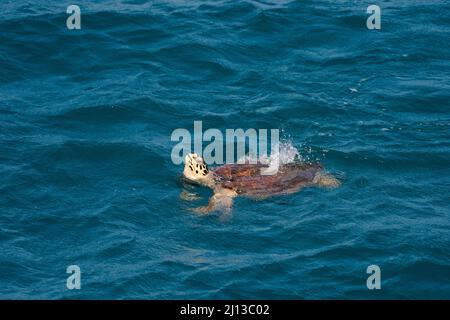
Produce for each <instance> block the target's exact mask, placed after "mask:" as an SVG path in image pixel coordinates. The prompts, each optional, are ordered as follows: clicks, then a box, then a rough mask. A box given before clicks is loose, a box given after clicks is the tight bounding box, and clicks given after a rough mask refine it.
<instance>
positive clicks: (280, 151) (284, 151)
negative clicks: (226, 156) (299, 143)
mask: <svg viewBox="0 0 450 320" xmlns="http://www.w3.org/2000/svg"><path fill="white" fill-rule="evenodd" d="M273 149H274V150H272V151H271V154H270V156H267V155H260V156H259V158H256V157H255V156H254V155H248V154H247V155H246V156H245V157H244V158H241V159H239V160H240V161H238V163H244V162H245V163H256V162H260V163H263V164H267V165H268V166H269V167H268V168H267V169H266V170H265V171H266V172H267V174H269V172H274V171H276V170H278V168H279V167H280V166H282V165H285V164H288V163H293V162H296V161H301V160H302V157H301V155H300V153H299V151H298V149H297V148H296V147H295V146H294V145H293V144H292V142H291V141H281V142H280V143H279V144H278V148H277V147H275V148H273Z"/></svg>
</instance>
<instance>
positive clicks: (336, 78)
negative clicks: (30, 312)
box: [0, 0, 450, 299]
mask: <svg viewBox="0 0 450 320" xmlns="http://www.w3.org/2000/svg"><path fill="white" fill-rule="evenodd" d="M73 4H77V5H78V6H79V7H80V9H81V29H80V30H69V29H68V28H67V27H66V19H67V18H68V17H69V14H67V13H66V9H67V6H68V5H69V3H65V2H64V1H55V0H48V1H42V0H33V1H10V0H1V1H0V173H1V178H0V208H1V211H0V298H1V299H200V298H201V299H229V298H231V299H251V298H253V299H394V298H398V299H430V298H435V299H450V209H449V204H450V180H449V176H450V139H449V138H450V102H449V99H450V52H449V44H450V42H449V39H450V3H449V2H448V1H444V0H442V1H424V0H423V1H412V0H392V1H356V0H355V1H331V0H330V1H324V0H318V1H269V0H265V1H256V0H254V1H252V0H248V1H233V0H229V1H181V0H173V1H139V0H134V1H131V0H130V1H125V0H122V1H120V0H117V1H95V2H94V1H85V0H76V1H73ZM371 4H378V5H379V6H380V7H381V30H369V29H368V28H367V27H366V20H367V18H368V17H369V14H367V12H366V10H367V7H368V6H369V5H371ZM197 120H198V121H203V127H204V129H208V128H217V129H219V130H220V131H222V132H225V130H226V129H236V128H243V129H248V128H255V129H260V128H266V129H271V128H278V129H280V130H281V131H280V132H281V133H280V135H281V140H282V141H283V146H284V147H283V148H282V152H286V153H292V152H294V153H297V154H298V158H300V159H302V161H309V162H315V161H318V162H320V163H322V164H323V165H324V166H325V167H326V168H327V170H328V171H329V172H331V173H333V174H335V175H337V176H338V177H339V178H340V179H341V181H342V186H341V187H340V188H338V189H333V190H328V189H319V188H306V189H303V190H302V191H301V192H299V193H296V194H292V195H285V196H277V197H271V198H267V199H264V200H254V199H248V198H237V199H235V201H234V206H233V210H232V214H231V215H230V216H228V217H227V218H226V219H224V218H223V216H222V215H221V214H220V213H214V214H211V215H208V216H199V215H198V214H195V213H194V212H193V211H192V210H191V209H192V208H195V207H198V206H201V205H205V204H206V203H207V202H208V198H209V196H211V194H212V192H211V190H209V189H207V188H204V187H197V186H193V185H190V184H186V183H184V182H183V181H182V179H181V177H182V175H181V173H182V169H183V166H182V165H176V164H174V163H173V162H172V160H171V157H170V155H171V152H172V148H173V147H174V145H175V143H174V142H173V141H171V139H170V137H171V134H172V132H173V130H175V129H177V128H185V129H187V130H189V131H190V132H193V124H194V121H197ZM183 195H184V196H183ZM186 195H188V196H186ZM70 265H77V266H79V267H80V270H81V289H79V290H76V289H75V290H69V289H68V288H67V286H66V282H67V278H68V277H69V276H70V274H68V273H66V269H67V267H68V266H70ZM370 265H377V266H379V267H380V270H381V289H380V290H376V289H375V290H369V289H368V288H367V286H366V281H367V278H368V277H369V276H370V274H368V273H367V272H366V270H367V267H368V266H370Z"/></svg>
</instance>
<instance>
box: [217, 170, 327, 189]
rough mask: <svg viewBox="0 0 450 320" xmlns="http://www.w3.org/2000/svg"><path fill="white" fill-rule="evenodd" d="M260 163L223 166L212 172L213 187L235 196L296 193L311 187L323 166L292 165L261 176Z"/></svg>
mask: <svg viewBox="0 0 450 320" xmlns="http://www.w3.org/2000/svg"><path fill="white" fill-rule="evenodd" d="M265 167H266V168H267V166H266V165H263V164H227V165H223V166H221V167H218V168H215V169H214V170H213V173H214V178H215V180H216V185H220V186H222V187H224V188H228V189H232V190H235V191H236V192H237V193H238V194H243V195H249V196H256V197H259V196H260V197H265V196H271V195H277V194H288V193H293V192H297V191H298V190H299V189H300V188H302V187H304V186H307V185H309V184H312V182H313V179H314V176H315V174H316V173H317V172H319V171H321V170H322V169H323V167H322V166H321V165H320V164H303V163H302V164H301V163H294V164H288V165H284V166H282V167H280V168H279V170H278V172H277V173H276V174H273V175H262V174H261V169H262V168H265Z"/></svg>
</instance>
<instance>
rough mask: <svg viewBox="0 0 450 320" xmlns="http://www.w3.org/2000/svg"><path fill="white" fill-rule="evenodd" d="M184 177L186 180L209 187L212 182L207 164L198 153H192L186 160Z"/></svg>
mask: <svg viewBox="0 0 450 320" xmlns="http://www.w3.org/2000/svg"><path fill="white" fill-rule="evenodd" d="M183 175H184V177H185V178H186V179H188V180H190V181H194V182H197V183H200V184H206V185H209V183H210V181H211V173H210V172H209V170H208V167H207V166H206V163H205V162H204V161H203V158H202V157H200V156H199V155H197V154H196V153H190V154H188V155H187V156H186V157H185V158H184V171H183Z"/></svg>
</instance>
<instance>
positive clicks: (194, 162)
mask: <svg viewBox="0 0 450 320" xmlns="http://www.w3.org/2000/svg"><path fill="white" fill-rule="evenodd" d="M265 168H268V165H265V164H261V163H258V164H249V163H246V164H226V165H223V166H220V167H217V168H214V169H213V170H208V167H207V165H206V164H205V162H204V161H203V159H202V157H200V156H199V155H197V154H196V153H191V154H188V155H186V157H185V165H184V171H183V175H184V177H185V178H186V179H187V180H188V181H191V182H195V183H198V184H200V185H204V186H208V187H210V188H211V189H213V190H214V194H213V196H212V197H211V198H210V199H209V203H208V205H207V206H203V207H199V208H196V209H194V210H195V211H196V212H198V213H208V212H211V211H215V210H224V211H229V209H230V208H231V205H232V203H233V198H234V197H236V196H239V195H242V196H249V197H254V198H266V197H269V196H273V195H280V194H289V193H294V192H297V191H299V190H300V189H301V188H303V187H307V186H321V187H329V188H336V187H338V186H339V185H340V184H341V183H340V181H339V180H337V179H336V178H335V177H334V176H332V175H330V174H328V173H326V172H325V171H324V169H323V167H322V166H321V165H320V164H306V163H291V164H286V165H283V166H280V167H279V169H278V171H277V172H276V173H275V174H269V175H268V174H262V172H263V171H262V170H261V169H263V170H264V169H265Z"/></svg>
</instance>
